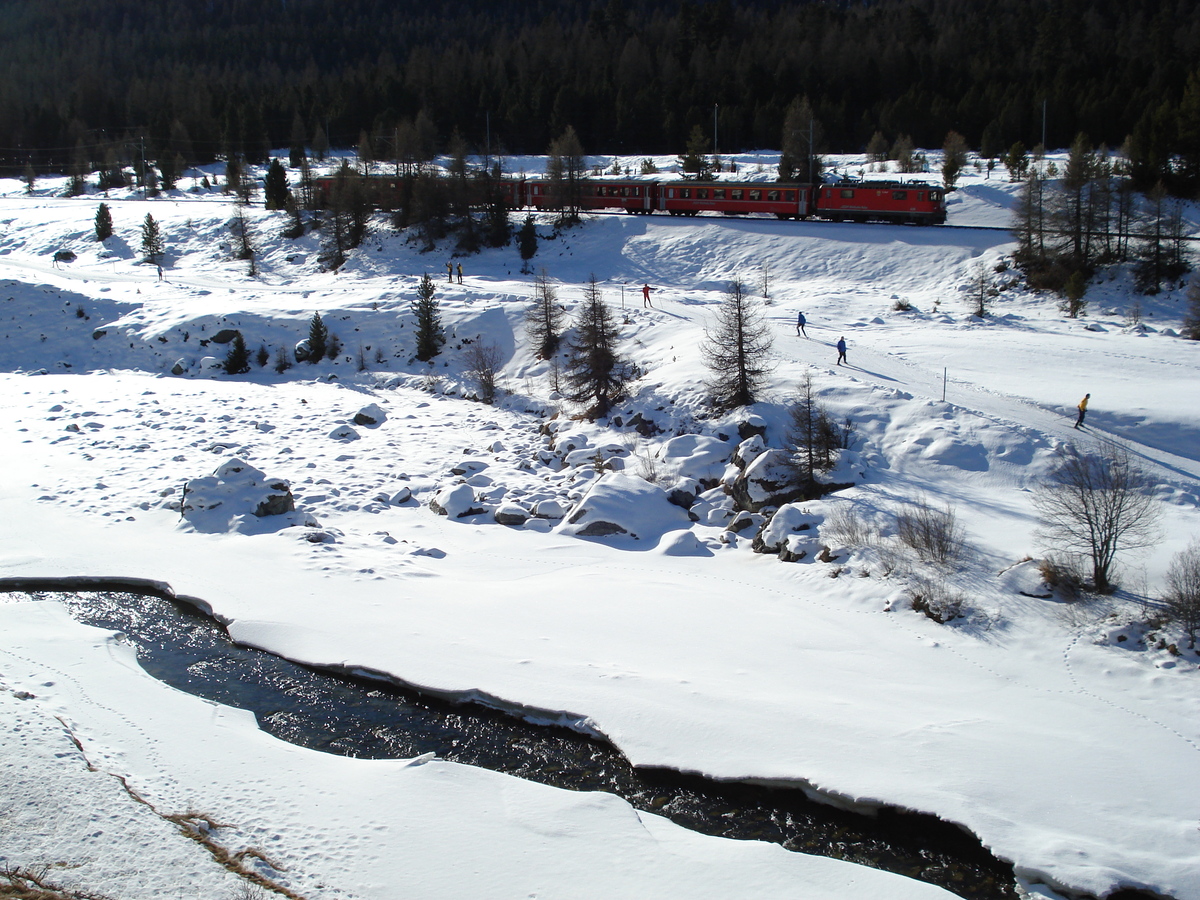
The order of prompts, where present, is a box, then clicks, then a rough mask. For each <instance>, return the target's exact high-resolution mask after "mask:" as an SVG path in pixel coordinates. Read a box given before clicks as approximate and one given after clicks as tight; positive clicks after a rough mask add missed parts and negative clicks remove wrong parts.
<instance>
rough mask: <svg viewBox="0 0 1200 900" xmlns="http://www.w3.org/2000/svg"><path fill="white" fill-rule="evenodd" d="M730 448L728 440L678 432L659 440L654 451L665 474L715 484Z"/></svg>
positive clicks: (727, 459)
mask: <svg viewBox="0 0 1200 900" xmlns="http://www.w3.org/2000/svg"><path fill="white" fill-rule="evenodd" d="M732 449H733V448H731V447H730V446H729V444H728V443H726V442H725V441H722V440H718V439H717V438H715V437H709V436H707V435H702V434H682V435H679V436H678V437H673V438H671V439H670V440H668V441H666V442H664V443H663V445H662V446H661V447H660V448H659V449H658V452H657V453H656V454H655V459H656V460H657V468H658V469H659V471H660V472H661V473H662V474H663V475H666V476H669V477H672V478H675V479H679V480H693V481H698V482H700V483H701V484H715V483H717V482H718V481H720V479H721V475H722V474H723V473H724V471H725V466H726V464H727V463H728V462H729V457H730V455H731V453H732Z"/></svg>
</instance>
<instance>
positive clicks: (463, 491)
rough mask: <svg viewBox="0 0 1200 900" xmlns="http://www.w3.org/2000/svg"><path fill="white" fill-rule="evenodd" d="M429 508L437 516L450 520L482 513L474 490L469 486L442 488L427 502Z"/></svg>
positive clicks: (457, 485)
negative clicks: (446, 517)
mask: <svg viewBox="0 0 1200 900" xmlns="http://www.w3.org/2000/svg"><path fill="white" fill-rule="evenodd" d="M429 508H430V509H432V510H433V511H434V512H435V513H437V514H438V515H439V516H448V517H449V518H451V519H462V518H465V517H467V516H474V515H478V514H479V513H481V512H483V507H482V506H480V505H479V503H478V502H477V501H476V499H475V489H474V488H473V487H471V486H470V485H469V484H456V485H453V486H451V487H445V488H442V489H441V490H440V491H438V492H437V493H436V494H434V495H433V499H432V500H430V501H429Z"/></svg>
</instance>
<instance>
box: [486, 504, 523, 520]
mask: <svg viewBox="0 0 1200 900" xmlns="http://www.w3.org/2000/svg"><path fill="white" fill-rule="evenodd" d="M492 515H493V517H494V518H495V520H496V521H497V522H499V523H500V524H501V525H524V524H525V521H526V520H527V519H528V518H529V510H527V509H526V508H525V507H523V506H521V504H519V503H501V504H500V505H499V506H498V507H496V511H495V513H493V514H492Z"/></svg>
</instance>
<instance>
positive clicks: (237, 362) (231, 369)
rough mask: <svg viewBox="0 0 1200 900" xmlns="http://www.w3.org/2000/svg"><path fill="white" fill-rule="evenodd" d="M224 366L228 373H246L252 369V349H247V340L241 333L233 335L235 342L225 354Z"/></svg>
mask: <svg viewBox="0 0 1200 900" xmlns="http://www.w3.org/2000/svg"><path fill="white" fill-rule="evenodd" d="M224 368H225V374H226V375H244V374H245V373H246V372H249V371H250V351H249V350H247V349H246V341H245V340H244V339H243V338H242V336H241V334H235V335H234V336H233V343H232V344H231V345H230V347H229V352H228V353H226V354H225V363H224Z"/></svg>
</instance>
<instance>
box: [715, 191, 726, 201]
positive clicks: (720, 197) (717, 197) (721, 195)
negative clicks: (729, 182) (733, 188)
mask: <svg viewBox="0 0 1200 900" xmlns="http://www.w3.org/2000/svg"><path fill="white" fill-rule="evenodd" d="M713 199H714V200H724V199H725V188H713Z"/></svg>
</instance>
